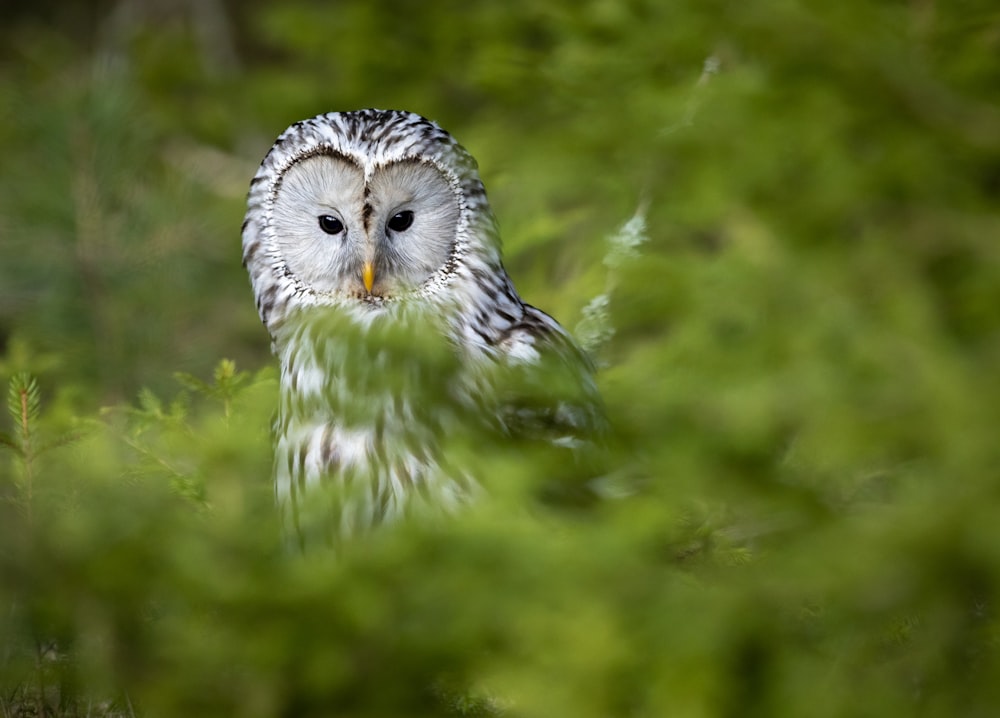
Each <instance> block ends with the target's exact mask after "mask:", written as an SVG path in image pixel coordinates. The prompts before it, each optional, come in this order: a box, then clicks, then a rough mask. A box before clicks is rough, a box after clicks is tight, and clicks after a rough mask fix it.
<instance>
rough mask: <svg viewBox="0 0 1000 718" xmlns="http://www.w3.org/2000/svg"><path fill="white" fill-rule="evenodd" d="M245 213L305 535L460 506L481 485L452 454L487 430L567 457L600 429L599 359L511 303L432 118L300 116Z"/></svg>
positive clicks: (246, 243)
mask: <svg viewBox="0 0 1000 718" xmlns="http://www.w3.org/2000/svg"><path fill="white" fill-rule="evenodd" d="M247 204H248V208H247V213H246V218H245V220H244V222H243V229H242V235H243V263H244V266H245V267H246V269H247V271H248V273H249V275H250V282H251V286H252V288H253V293H254V296H255V299H256V304H257V310H258V312H259V314H260V318H261V320H262V321H263V323H264V326H265V327H266V328H267V330H268V332H269V334H270V337H271V342H272V350H273V352H274V353H275V354H276V356H277V358H278V359H279V361H280V364H281V382H280V400H279V406H278V412H277V418H276V426H275V452H274V453H275V464H274V480H275V496H276V501H277V503H278V505H279V507H280V508H281V514H282V516H283V518H284V521H285V523H286V525H287V527H288V528H289V530H290V533H291V534H292V535H295V536H297V537H298V539H299V541H300V542H301V543H303V544H305V543H307V542H312V541H315V540H317V539H318V540H322V541H325V542H329V541H336V540H337V537H338V536H340V537H342V536H344V535H345V534H347V535H349V534H353V533H356V532H358V531H359V530H364V529H366V528H368V527H371V526H375V525H377V524H379V523H382V522H385V521H391V520H394V519H398V518H399V517H402V516H407V515H409V514H413V513H419V512H424V511H430V512H437V511H444V512H449V511H452V510H454V509H455V508H457V507H459V506H461V505H462V504H463V503H465V502H467V501H469V500H470V499H472V498H474V497H475V496H476V495H477V494H478V493H479V492H480V491H481V489H480V486H481V485H482V483H483V482H482V479H483V477H481V476H476V475H473V474H474V472H473V471H472V470H471V469H470V468H469V465H468V464H469V462H463V461H462V460H461V458H460V456H457V455H461V456H466V457H467V456H469V451H470V450H471V451H472V452H475V449H476V445H477V442H482V441H484V440H488V438H489V437H498V438H507V439H510V438H512V437H513V438H516V439H518V440H525V441H529V442H530V441H543V442H547V443H548V444H549V445H552V446H557V447H565V448H566V449H567V450H569V451H572V450H573V447H575V446H578V445H579V444H581V443H583V442H587V441H589V439H590V437H591V436H592V434H593V433H594V432H595V431H599V427H601V426H602V425H603V422H604V419H603V409H602V406H601V401H600V397H599V395H598V392H597V389H596V385H595V381H594V375H593V368H592V364H591V362H590V361H589V359H588V358H587V356H586V355H585V353H584V352H583V351H582V350H581V349H580V348H579V346H578V345H577V344H576V343H575V342H574V340H573V339H572V338H571V337H570V336H569V334H568V333H567V332H566V331H565V330H564V329H563V328H562V327H561V326H560V325H559V324H558V323H557V322H556V321H555V320H554V319H552V318H551V317H550V316H549V315H547V314H545V313H544V312H542V311H541V310H539V309H536V308H535V307H533V306H531V305H529V304H526V303H525V302H524V301H522V300H521V297H520V296H519V295H518V293H517V290H515V288H514V285H513V284H512V282H511V280H510V277H509V276H508V275H507V272H506V271H505V269H504V266H503V263H502V260H501V248H500V238H499V232H498V227H497V222H496V220H495V219H494V216H493V213H492V211H491V209H490V205H489V202H488V200H487V197H486V191H485V188H484V187H483V183H482V182H481V181H480V178H479V175H478V172H477V165H476V162H475V160H474V159H473V158H472V156H471V155H470V154H469V153H468V152H467V151H466V150H465V149H464V148H463V147H462V146H461V145H459V144H458V143H457V142H456V141H455V140H454V139H453V138H452V136H451V135H450V134H449V133H447V132H446V131H445V130H443V129H441V127H439V126H438V125H437V124H435V123H434V122H432V121H430V120H427V119H425V118H423V117H421V116H419V115H416V114H413V113H410V112H401V111H385V110H374V109H369V110H360V111H356V112H334V113H329V114H324V115H319V116H317V117H314V118H312V119H308V120H304V121H302V122H298V123H296V124H294V125H292V126H291V127H289V128H288V129H287V130H285V132H283V133H282V134H281V135H280V136H279V137H278V139H277V140H276V141H275V143H274V145H273V146H272V147H271V149H270V151H269V152H268V153H267V155H266V156H265V157H264V160H263V161H262V163H261V165H260V168H259V170H258V171H257V173H256V175H255V176H254V178H253V180H252V181H251V184H250V191H249V196H248V202H247ZM456 436H458V437H463V438H464V439H465V443H464V444H463V446H464V451H458V452H451V451H450V450H449V447H454V446H456V445H457V444H456V441H455V440H454V439H455V437H456ZM479 445H480V446H481V445H482V444H481V443H480V444H479ZM510 445H511V446H514V447H516V446H518V445H519V444H518V443H517V442H512V443H511V444H510ZM456 454H457V455H456ZM307 536H308V537H309V538H308V541H307V539H306V538H305V537H307Z"/></svg>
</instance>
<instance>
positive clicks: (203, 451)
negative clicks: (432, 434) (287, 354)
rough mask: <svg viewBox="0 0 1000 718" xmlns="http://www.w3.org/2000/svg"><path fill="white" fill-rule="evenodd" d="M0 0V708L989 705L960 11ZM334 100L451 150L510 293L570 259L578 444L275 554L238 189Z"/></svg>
mask: <svg viewBox="0 0 1000 718" xmlns="http://www.w3.org/2000/svg"><path fill="white" fill-rule="evenodd" d="M8 10H9V15H8V18H9V19H8V20H5V22H4V26H3V28H2V29H0V37H2V43H3V44H2V46H0V147H2V149H3V159H4V161H3V164H2V168H0V342H2V344H3V348H4V351H3V357H4V358H3V359H2V362H0V374H2V375H3V376H2V379H3V380H4V382H8V381H9V382H10V397H9V401H8V403H9V405H10V406H9V407H8V409H9V410H10V411H9V412H8V414H9V416H8V417H7V418H6V419H5V420H4V422H3V423H2V424H0V428H2V429H3V432H4V433H3V446H2V447H0V449H3V453H0V458H2V464H0V467H2V468H0V496H2V498H3V500H4V501H3V504H2V508H0V519H2V520H0V602H2V604H3V605H2V611H0V640H2V643H3V651H2V653H0V689H2V692H0V706H2V707H3V708H4V710H5V711H6V712H7V713H12V712H15V711H16V710H21V711H30V710H34V714H36V715H40V714H42V712H44V711H48V712H49V713H50V714H52V713H55V714H72V713H73V711H78V712H79V713H86V712H88V709H90V712H100V711H104V712H105V713H109V714H115V715H128V714H131V713H133V712H134V713H135V714H137V715H246V716H271V715H296V716H298V715H355V716H375V715H380V716H398V715H449V714H451V715H454V714H459V715H461V714H468V715H489V714H495V713H504V714H506V715H513V716H546V717H548V716H561V715H566V716H575V717H576V716H582V717H585V716H607V715H622V716H659V715H672V716H674V715H676V716H737V715H738V716H753V715H760V716H783V715H788V716H799V715H821V716H844V715H852V716H853V715H872V716H885V715H925V716H942V717H944V716H955V715H963V716H978V715H982V716H987V715H993V714H994V713H995V710H996V706H997V705H1000V686H998V684H997V682H996V680H995V678H996V676H997V675H998V674H1000V673H998V672H1000V665H998V645H997V643H998V635H1000V633H998V622H997V621H998V617H997V610H998V609H997V603H998V600H1000V529H998V521H997V516H998V512H1000V475H998V474H1000V442H998V441H997V427H998V426H1000V372H998V368H1000V60H998V58H1000V13H998V11H997V9H996V8H995V3H992V2H987V1H986V0H980V1H975V0H970V1H968V2H955V3H944V2H939V1H936V0H919V1H914V2H883V3H870V2H864V1H863V0H847V1H845V2H840V3H820V2H807V1H806V0H782V1H779V0H768V1H766V2H758V3H740V2H692V1H689V0H677V1H676V2H660V1H659V0H649V1H648V2H641V1H638V0H636V1H633V2H628V1H625V0H590V1H588V2H569V0H557V1H553V2H541V3H540V2H536V1H535V0H510V1H508V2H504V3H490V2H469V1H468V0H464V1H461V2H460V1H458V0H455V1H447V0H445V1H442V2H434V3H423V4H420V5H419V6H418V5H414V4H411V3H403V2H398V1H397V2H377V3H374V2H363V1H361V0H344V1H342V2H337V3H320V2H305V1H303V0H295V1H293V2H281V3H279V2H264V1H263V0H256V1H255V2H244V3H230V4H222V3H219V2H202V3H182V2H170V1H168V0H160V1H158V2H152V1H150V2H139V1H134V2H125V1H120V2H110V0H109V1H107V2H95V3H77V2H72V3H70V2H58V1H57V0H41V1H40V2H37V3H33V4H32V5H31V6H30V7H29V6H19V7H18V8H16V9H15V8H5V13H7V12H8ZM367 106H377V107H395V108H406V109H412V110H415V111H418V112H420V113H422V114H425V115H427V116H430V117H432V118H435V119H437V120H439V121H440V122H441V123H442V124H443V125H444V126H445V127H447V128H448V129H450V130H451V131H453V132H454V134H455V135H456V136H457V137H458V138H459V140H460V141H461V142H463V144H465V145H466V147H467V148H468V149H469V150H470V151H471V152H472V153H473V154H474V155H475V156H476V157H477V158H478V159H479V162H480V165H481V170H482V175H483V179H484V181H485V183H486V186H487V188H488V190H489V191H490V196H491V199H492V202H493V205H494V208H495V210H496V212H497V214H498V216H499V219H500V222H501V226H502V229H503V234H504V238H505V246H506V253H507V254H506V256H507V265H508V268H509V269H510V271H511V274H512V276H513V278H514V280H515V282H516V283H517V285H518V287H519V288H520V289H521V291H522V293H523V294H524V296H525V298H526V299H527V300H528V301H530V302H532V303H534V304H537V305H539V306H541V307H543V308H545V309H546V310H548V311H550V312H551V313H553V314H554V315H555V316H556V317H557V318H559V319H560V320H561V321H562V322H563V323H564V324H566V325H567V326H570V327H572V326H574V325H575V323H576V322H577V320H578V319H579V318H580V317H581V315H582V313H583V308H584V307H585V306H587V305H588V303H589V302H591V300H592V299H593V298H594V297H595V296H596V295H600V294H602V293H605V292H607V296H608V298H609V300H610V301H609V304H608V308H609V309H608V311H609V317H610V321H611V325H612V326H613V328H614V333H613V335H612V336H611V338H610V340H609V341H607V343H606V344H605V345H604V346H602V347H601V348H600V352H599V356H598V358H599V360H600V362H601V364H602V370H601V373H600V377H599V380H600V384H601V388H602V392H603V394H604V396H605V399H606V402H607V405H608V413H609V416H610V419H611V421H612V423H613V425H614V427H615V437H614V441H613V442H612V445H611V447H609V463H610V464H611V465H613V466H615V467H617V470H616V471H615V472H613V473H612V474H610V475H609V476H608V477H607V478H606V480H604V481H602V482H599V483H598V484H595V485H593V486H589V487H587V488H588V490H589V491H590V494H591V499H590V500H588V501H579V500H572V501H570V500H567V499H566V496H567V495H573V496H578V493H574V492H559V491H555V492H553V491H551V490H550V489H551V484H552V481H553V480H554V479H553V477H558V479H557V480H558V481H569V482H572V477H569V478H567V477H566V474H567V470H566V466H565V465H563V464H561V463H560V459H559V458H557V457H555V456H554V455H550V454H548V453H547V452H546V451H545V449H544V447H541V448H540V447H537V446H534V447H511V446H509V445H499V444H498V445H496V446H493V445H489V444H484V445H481V446H478V447H476V449H477V451H476V458H477V460H478V461H479V462H480V464H481V466H482V467H483V480H484V483H485V484H486V486H487V488H488V489H489V492H490V498H488V499H485V500H484V501H482V502H481V503H480V504H477V505H476V506H475V507H473V508H472V509H470V510H469V511H468V512H466V513H464V514H462V515H459V516H457V517H455V518H454V519H452V520H448V521H441V522H430V523H419V522H417V523H414V524H407V525H402V526H399V527H396V528H393V529H390V530H386V531H382V532H378V533H376V534H375V535H372V536H368V537H365V538H364V539H363V540H359V541H358V542H356V544H354V545H351V546H349V547H348V548H347V549H346V550H344V552H343V553H342V554H341V555H338V556H337V558H336V560H333V559H332V557H331V556H329V555H318V554H317V555H308V556H305V557H295V556H290V555H288V554H287V553H286V552H285V550H284V549H283V546H282V542H281V540H280V538H279V531H278V527H277V525H276V524H277V521H276V517H275V515H274V513H275V512H274V509H273V507H272V505H271V498H270V485H269V464H270V446H269V445H270V439H269V436H268V424H269V421H270V416H271V412H272V410H273V405H274V401H275V399H276V392H277V388H276V382H275V379H274V372H273V369H272V368H271V364H272V360H271V359H270V358H269V356H268V353H267V340H266V337H265V336H264V332H263V330H262V329H261V328H260V326H259V323H258V320H257V318H256V315H255V313H254V308H253V302H252V300H251V297H250V292H249V289H248V287H247V283H246V279H245V276H244V273H243V270H242V268H241V267H240V265H239V238H238V234H239V225H240V221H241V218H242V212H243V197H244V193H245V188H246V185H247V183H248V181H249V178H250V176H251V175H252V173H253V171H254V168H255V166H256V163H257V162H258V161H259V159H260V158H261V157H262V156H263V154H264V152H265V151H266V150H267V148H268V146H269V145H270V142H271V141H272V139H273V137H274V136H276V135H277V134H278V132H280V131H281V130H282V129H283V128H284V127H285V126H287V125H288V124H290V123H291V122H293V121H295V120H298V119H302V118H303V117H307V116H310V115H313V114H317V113H319V112H323V111H328V110H332V109H349V108H357V107H367ZM636 213H638V214H639V215H641V216H642V217H644V218H645V236H646V237H647V239H646V241H645V243H644V244H642V245H641V247H639V254H638V256H631V257H630V256H628V253H618V254H615V253H614V252H610V253H609V250H608V246H607V243H606V238H608V237H614V236H618V234H619V228H620V227H621V226H622V225H623V224H624V223H625V222H626V221H627V220H628V219H629V218H630V217H632V216H633V215H635V214H636ZM635 226H637V225H635V224H633V225H632V228H633V229H634V228H635ZM625 234H627V232H626V233H625ZM608 257H610V258H612V259H613V261H609V262H605V261H604V260H605V258H608ZM609 265H611V266H609ZM220 357H233V358H235V360H236V363H235V365H234V364H232V363H229V362H220ZM22 372H28V373H29V374H30V375H31V376H34V377H35V380H34V383H33V380H32V379H31V376H29V375H26V374H24V373H22ZM213 372H214V373H213ZM196 377H197V378H196ZM100 407H105V408H103V409H101V408H100ZM29 409H30V410H29ZM514 448H516V449H517V450H513V449H514ZM460 449H461V447H457V450H460ZM27 714H32V713H30V712H28V713H27Z"/></svg>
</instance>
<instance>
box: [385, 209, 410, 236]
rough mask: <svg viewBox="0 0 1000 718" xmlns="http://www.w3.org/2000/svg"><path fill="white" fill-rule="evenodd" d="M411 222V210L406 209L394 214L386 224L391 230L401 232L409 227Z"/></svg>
mask: <svg viewBox="0 0 1000 718" xmlns="http://www.w3.org/2000/svg"><path fill="white" fill-rule="evenodd" d="M411 224H413V212H411V211H410V210H408V209H407V210H404V211H402V212H397V213H396V214H394V215H393V216H392V219H390V220H389V223H388V226H389V229H391V230H392V231H393V232H403V231H405V230H407V229H409V227H410V225H411Z"/></svg>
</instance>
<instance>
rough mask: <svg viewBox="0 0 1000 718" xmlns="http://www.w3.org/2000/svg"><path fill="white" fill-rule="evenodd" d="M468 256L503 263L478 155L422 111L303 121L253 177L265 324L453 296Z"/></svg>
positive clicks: (253, 272)
mask: <svg viewBox="0 0 1000 718" xmlns="http://www.w3.org/2000/svg"><path fill="white" fill-rule="evenodd" d="M470 258H474V259H475V260H477V261H476V263H480V264H485V265H486V266H492V265H497V266H499V261H500V259H499V240H498V238H497V232H496V227H495V222H494V220H493V216H492V214H491V212H490V210H489V205H488V202H487V200H486V193H485V190H484V189H483V185H482V182H481V181H480V179H479V175H478V173H477V171H476V163H475V160H473V159H472V157H471V156H470V155H469V154H468V152H466V151H465V150H464V149H463V148H462V147H461V146H460V145H459V144H458V143H457V142H456V141H455V140H454V139H453V138H452V137H451V135H449V134H448V133H447V132H445V131H444V130H442V129H441V128H440V127H438V126H437V125H436V124H434V123H433V122H431V121H429V120H427V119H425V118H423V117H420V116H419V115H415V114H413V113H408V112H397V111H383V110H361V111H358V112H336V113H330V114H325V115H320V116H318V117H314V118H312V119H309V120H305V121H303V122H298V123H296V124H294V125H292V126H291V127H289V128H288V129H287V130H286V131H285V132H284V133H282V134H281V136H279V137H278V139H277V141H276V142H275V143H274V145H273V146H272V148H271V150H270V151H269V152H268V154H267V155H266V156H265V157H264V160H263V162H262V163H261V166H260V169H259V170H258V172H257V174H256V176H255V177H254V179H253V181H252V182H251V185H250V194H249V197H248V210H247V214H246V219H245V221H244V223H243V261H244V264H245V265H246V267H247V269H248V271H249V273H250V278H251V282H252V284H253V287H254V292H255V294H256V296H257V307H258V310H259V311H260V314H261V318H262V319H263V320H264V323H265V324H270V323H272V322H274V321H276V320H280V319H281V318H282V317H283V315H284V314H285V313H286V312H287V311H288V310H291V309H296V308H299V307H302V306H311V305H345V304H347V305H358V306H368V307H373V308H374V307H379V306H382V305H385V304H386V303H391V302H392V301H393V300H396V299H400V298H405V297H413V296H423V297H447V295H448V292H449V290H450V289H455V290H456V291H459V292H460V287H455V286H454V285H455V284H456V283H458V284H461V281H460V280H461V277H462V275H463V274H465V273H466V272H468V271H471V270H470V268H469V267H468V260H469V259H470ZM452 299H453V300H454V301H461V297H453V298H452Z"/></svg>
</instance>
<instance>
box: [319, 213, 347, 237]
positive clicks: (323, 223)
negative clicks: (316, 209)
mask: <svg viewBox="0 0 1000 718" xmlns="http://www.w3.org/2000/svg"><path fill="white" fill-rule="evenodd" d="M319 228H320V229H322V230H323V231H324V232H326V233H327V234H340V233H341V232H343V231H344V223H343V222H341V221H340V220H339V219H337V218H336V217H334V216H333V215H332V214H321V215H320V216H319Z"/></svg>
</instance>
